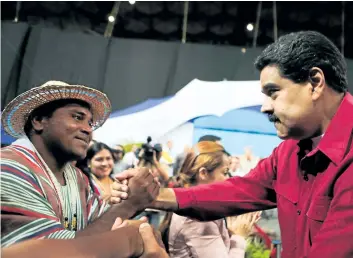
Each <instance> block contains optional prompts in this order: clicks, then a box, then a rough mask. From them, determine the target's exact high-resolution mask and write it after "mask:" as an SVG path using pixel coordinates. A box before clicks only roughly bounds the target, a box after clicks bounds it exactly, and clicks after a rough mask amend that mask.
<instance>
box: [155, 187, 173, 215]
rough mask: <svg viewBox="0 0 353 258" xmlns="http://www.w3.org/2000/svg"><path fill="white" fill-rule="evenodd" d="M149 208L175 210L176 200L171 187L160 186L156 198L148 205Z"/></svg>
mask: <svg viewBox="0 0 353 258" xmlns="http://www.w3.org/2000/svg"><path fill="white" fill-rule="evenodd" d="M149 208H152V209H158V210H164V211H177V210H178V202H177V199H176V196H175V193H174V190H173V189H172V188H161V189H160V190H159V195H158V196H157V199H156V200H155V201H154V202H153V203H152V204H151V205H150V207H149Z"/></svg>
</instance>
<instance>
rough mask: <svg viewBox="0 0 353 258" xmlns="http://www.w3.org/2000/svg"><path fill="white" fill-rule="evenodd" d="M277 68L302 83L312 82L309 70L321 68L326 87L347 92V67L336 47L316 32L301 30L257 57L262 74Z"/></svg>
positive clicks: (279, 41) (257, 67)
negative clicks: (269, 67)
mask: <svg viewBox="0 0 353 258" xmlns="http://www.w3.org/2000/svg"><path fill="white" fill-rule="evenodd" d="M269 65H274V66H277V67H278V69H279V70H280V73H281V76H283V77H285V78H287V79H290V80H292V81H294V82H295V83H303V82H306V81H308V80H309V74H310V70H311V68H313V67H318V68H320V69H321V70H322V71H323V73H324V75H325V79H326V83H327V85H328V86H329V87H330V88H332V89H334V90H335V91H337V92H340V93H341V92H347V90H348V79H347V64H346V61H345V59H344V57H343V55H342V54H341V53H340V51H339V50H338V48H337V47H336V46H335V44H334V43H333V42H332V41H330V40H329V39H328V38H327V37H325V36H324V35H323V34H321V33H319V32H316V31H299V32H294V33H290V34H287V35H284V36H282V37H280V38H279V39H278V40H277V41H275V42H274V43H272V44H270V45H269V46H267V47H266V48H265V50H264V51H263V52H262V53H261V54H260V55H259V56H258V57H257V59H256V61H255V67H256V69H258V70H259V71H261V70H262V69H264V68H265V67H266V66H269Z"/></svg>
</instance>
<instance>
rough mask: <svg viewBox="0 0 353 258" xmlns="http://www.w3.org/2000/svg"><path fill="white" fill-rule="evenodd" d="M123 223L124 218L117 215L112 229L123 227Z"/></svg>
mask: <svg viewBox="0 0 353 258" xmlns="http://www.w3.org/2000/svg"><path fill="white" fill-rule="evenodd" d="M122 223H123V220H122V219H121V218H119V217H117V218H116V220H115V222H114V224H113V227H112V230H115V229H117V228H119V227H121V224H122Z"/></svg>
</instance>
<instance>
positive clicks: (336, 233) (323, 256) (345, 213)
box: [308, 160, 353, 258]
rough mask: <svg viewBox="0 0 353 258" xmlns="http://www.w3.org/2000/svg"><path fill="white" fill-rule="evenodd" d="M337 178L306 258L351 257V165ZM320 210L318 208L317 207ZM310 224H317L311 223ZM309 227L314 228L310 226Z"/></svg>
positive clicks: (352, 249) (352, 196)
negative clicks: (330, 198)
mask: <svg viewBox="0 0 353 258" xmlns="http://www.w3.org/2000/svg"><path fill="white" fill-rule="evenodd" d="M348 163H350V164H349V166H348V167H347V168H346V170H345V171H343V173H342V175H341V176H340V177H339V178H338V180H337V182H336V184H335V187H334V197H333V199H332V201H331V204H330V206H329V207H330V208H329V211H328V214H327V217H326V219H325V221H324V222H323V224H322V226H321V228H320V230H319V232H318V233H317V234H316V235H315V236H314V238H313V239H312V241H313V245H312V247H311V248H310V251H309V255H308V257H310V258H314V257H320V258H329V257H337V258H338V257H353V181H352V179H353V164H352V160H351V161H350V162H348ZM318 208H320V207H318ZM311 223H319V222H316V221H313V222H311ZM311 226H315V224H312V225H311Z"/></svg>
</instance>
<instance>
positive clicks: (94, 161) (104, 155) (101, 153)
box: [79, 142, 114, 201]
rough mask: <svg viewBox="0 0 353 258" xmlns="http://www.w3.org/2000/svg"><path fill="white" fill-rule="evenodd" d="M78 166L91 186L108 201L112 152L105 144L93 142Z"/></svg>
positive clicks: (112, 162)
mask: <svg viewBox="0 0 353 258" xmlns="http://www.w3.org/2000/svg"><path fill="white" fill-rule="evenodd" d="M82 164H83V166H81V167H79V169H81V171H82V172H83V173H85V174H86V176H87V177H88V178H89V180H90V182H91V186H93V188H95V189H97V190H98V193H99V196H100V197H101V198H102V199H103V200H105V201H109V199H110V197H111V185H112V184H113V182H114V180H113V177H112V175H113V167H114V158H113V152H112V150H111V149H110V148H109V146H107V145H106V144H104V143H102V142H95V143H93V145H91V147H90V148H89V149H88V151H87V155H86V158H85V159H84V160H83V162H82Z"/></svg>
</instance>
